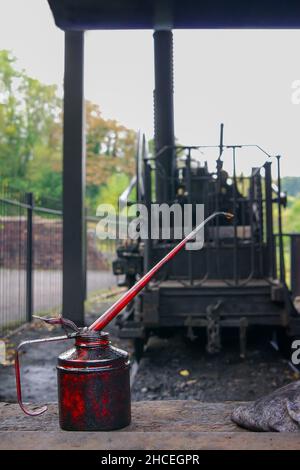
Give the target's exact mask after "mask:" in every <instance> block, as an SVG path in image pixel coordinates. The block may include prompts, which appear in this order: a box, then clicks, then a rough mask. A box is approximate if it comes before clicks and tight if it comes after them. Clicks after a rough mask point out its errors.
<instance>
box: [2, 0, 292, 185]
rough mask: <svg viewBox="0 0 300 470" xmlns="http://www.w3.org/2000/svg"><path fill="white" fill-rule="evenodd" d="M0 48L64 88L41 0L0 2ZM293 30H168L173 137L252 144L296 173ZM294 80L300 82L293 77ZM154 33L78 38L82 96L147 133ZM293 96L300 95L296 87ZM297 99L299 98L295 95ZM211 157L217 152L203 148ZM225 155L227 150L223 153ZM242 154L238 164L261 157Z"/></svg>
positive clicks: (57, 40) (59, 35) (55, 36)
mask: <svg viewBox="0 0 300 470" xmlns="http://www.w3.org/2000/svg"><path fill="white" fill-rule="evenodd" d="M0 48H1V49H9V50H11V51H12V52H13V53H14V54H15V56H16V57H17V59H18V66H19V67H20V68H23V69H25V70H26V72H27V73H28V74H29V75H31V76H32V77H35V78H37V79H39V80H40V81H42V82H44V83H47V84H57V85H58V87H59V92H60V94H62V83H63V54H64V33H63V32H62V31H60V30H59V29H58V28H57V27H56V26H55V24H54V21H53V18H52V15H51V12H50V9H49V6H48V3H47V1H46V0H26V1H24V0H0ZM299 49H300V30H299V31H296V30H283V31H275V30H269V31H265V30H227V31H225V30H189V31H186V30H176V31H174V91H175V95H174V100H175V134H176V138H177V140H178V142H180V143H181V144H186V145H200V144H201V145H205V144H208V145H212V144H218V141H219V126H220V123H221V122H223V123H224V143H225V144H227V145H231V144H258V145H260V146H261V147H263V148H265V149H266V150H267V151H268V152H269V153H270V154H280V155H282V157H283V158H282V173H283V174H284V175H292V176H295V175H298V176H299V175H300V132H299V131H300V103H299V104H294V103H293V102H292V93H293V89H292V84H293V82H295V81H296V80H300V59H299V57H300V54H299ZM299 84H300V82H299ZM153 88H154V70H153V36H152V31H149V30H148V31H89V32H87V33H86V38H85V97H86V98H87V99H89V100H91V101H93V102H95V103H97V104H99V106H100V108H101V110H102V113H103V116H104V117H106V118H114V119H117V120H118V121H120V122H121V123H122V124H124V125H126V126H128V127H130V128H133V129H136V130H138V129H142V130H143V131H144V132H145V133H146V135H147V137H148V138H151V137H152V135H153V100H152V97H153ZM299 96H300V94H299ZM299 101H300V100H299ZM201 158H203V159H206V158H209V159H211V160H212V161H213V160H214V159H215V154H212V153H211V152H210V153H209V154H203V155H201ZM224 159H229V156H227V154H226V155H224ZM263 159H264V157H263V158H262V157H261V156H260V155H259V153H258V152H257V151H255V150H254V149H253V148H248V149H245V150H243V151H240V152H239V154H238V170H241V171H245V172H246V171H247V169H248V168H250V167H251V166H255V165H258V164H261V163H262V162H263Z"/></svg>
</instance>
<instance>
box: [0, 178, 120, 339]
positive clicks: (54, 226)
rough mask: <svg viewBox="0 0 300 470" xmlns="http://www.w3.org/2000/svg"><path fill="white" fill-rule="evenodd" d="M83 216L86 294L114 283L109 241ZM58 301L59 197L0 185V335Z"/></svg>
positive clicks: (53, 309) (112, 243)
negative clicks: (100, 237) (37, 194)
mask: <svg viewBox="0 0 300 470" xmlns="http://www.w3.org/2000/svg"><path fill="white" fill-rule="evenodd" d="M97 221H98V220H97V219H96V218H94V217H87V221H86V227H87V237H86V243H87V247H86V248H87V249H86V253H87V259H86V261H87V284H86V290H87V294H88V293H91V292H93V291H97V290H100V289H105V288H108V287H111V286H113V285H115V284H116V280H115V277H114V276H113V274H112V270H111V261H112V258H113V255H114V253H115V241H114V240H98V239H97V237H96V230H95V228H96V224H97ZM61 305H62V208H61V204H60V202H59V201H56V200H54V199H53V200H52V199H49V198H47V199H45V198H39V199H36V200H34V196H33V195H32V193H25V192H22V191H19V190H15V189H12V188H8V187H5V186H2V187H1V189H0V335H1V334H3V333H4V332H5V331H6V330H7V329H11V328H14V327H16V326H18V325H20V324H22V323H24V322H26V321H30V320H31V317H32V314H33V313H35V314H39V315H43V314H48V313H55V312H58V311H60V310H61Z"/></svg>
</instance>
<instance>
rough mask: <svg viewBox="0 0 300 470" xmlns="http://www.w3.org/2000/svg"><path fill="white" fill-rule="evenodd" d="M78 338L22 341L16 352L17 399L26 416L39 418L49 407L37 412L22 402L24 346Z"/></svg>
mask: <svg viewBox="0 0 300 470" xmlns="http://www.w3.org/2000/svg"><path fill="white" fill-rule="evenodd" d="M75 336H76V333H73V334H70V335H64V336H53V337H52V338H51V337H50V338H41V339H33V340H27V341H22V343H20V344H19V346H18V347H17V348H16V351H15V374H16V387H17V399H18V403H19V405H20V408H21V409H22V411H24V413H25V414H26V415H29V416H38V415H41V414H42V413H44V412H45V411H47V409H48V407H47V406H46V405H44V406H42V407H40V408H37V409H35V410H30V409H28V408H26V406H24V404H23V401H22V388H21V373H20V357H19V353H20V350H21V349H22V348H23V346H26V345H28V344H38V343H50V342H52V341H64V340H65V339H72V338H74V337H75Z"/></svg>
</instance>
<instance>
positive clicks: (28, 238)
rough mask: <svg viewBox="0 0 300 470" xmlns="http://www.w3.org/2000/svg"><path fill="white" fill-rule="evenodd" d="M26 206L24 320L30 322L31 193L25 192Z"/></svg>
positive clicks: (31, 286) (31, 293)
mask: <svg viewBox="0 0 300 470" xmlns="http://www.w3.org/2000/svg"><path fill="white" fill-rule="evenodd" d="M26 204H27V205H28V207H27V244H26V245H27V250H26V320H27V321H28V322H31V320H32V311H33V282H32V281H33V271H32V269H33V231H32V219H33V217H32V215H33V194H32V193H26Z"/></svg>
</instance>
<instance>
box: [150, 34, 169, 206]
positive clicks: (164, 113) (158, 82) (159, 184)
mask: <svg viewBox="0 0 300 470" xmlns="http://www.w3.org/2000/svg"><path fill="white" fill-rule="evenodd" d="M153 37H154V66H155V71H154V72H155V90H154V138H155V151H156V152H159V151H160V150H162V149H163V148H164V147H165V146H174V104H173V33H172V31H170V30H158V31H155V33H154V35H153ZM173 164H174V163H173V149H172V148H168V149H167V150H166V151H163V152H162V153H161V154H160V156H159V157H157V167H158V168H157V170H156V196H157V200H158V202H160V203H161V202H170V201H171V199H172V196H173V195H172V183H171V180H170V177H171V176H172V175H173Z"/></svg>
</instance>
